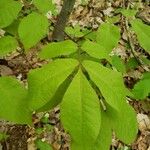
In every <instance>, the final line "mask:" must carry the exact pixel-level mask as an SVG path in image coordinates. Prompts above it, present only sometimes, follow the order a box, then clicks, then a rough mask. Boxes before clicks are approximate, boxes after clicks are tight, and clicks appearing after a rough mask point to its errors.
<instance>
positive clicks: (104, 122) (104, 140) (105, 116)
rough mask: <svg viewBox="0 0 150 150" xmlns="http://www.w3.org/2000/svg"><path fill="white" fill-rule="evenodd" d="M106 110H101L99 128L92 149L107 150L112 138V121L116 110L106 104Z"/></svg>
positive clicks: (115, 115)
mask: <svg viewBox="0 0 150 150" xmlns="http://www.w3.org/2000/svg"><path fill="white" fill-rule="evenodd" d="M106 106H107V110H106V111H104V110H103V109H102V111H101V129H100V131H99V135H98V138H97V140H96V143H95V147H94V150H109V149H110V145H111V140H112V128H113V122H114V121H115V120H116V118H117V112H116V111H115V109H113V108H112V107H111V106H109V105H108V104H107V105H106Z"/></svg>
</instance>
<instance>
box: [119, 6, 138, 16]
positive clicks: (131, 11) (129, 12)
mask: <svg viewBox="0 0 150 150" xmlns="http://www.w3.org/2000/svg"><path fill="white" fill-rule="evenodd" d="M117 12H121V13H122V14H123V15H124V16H125V17H127V18H131V17H134V16H135V15H136V13H137V10H135V9H123V8H121V9H118V10H117Z"/></svg>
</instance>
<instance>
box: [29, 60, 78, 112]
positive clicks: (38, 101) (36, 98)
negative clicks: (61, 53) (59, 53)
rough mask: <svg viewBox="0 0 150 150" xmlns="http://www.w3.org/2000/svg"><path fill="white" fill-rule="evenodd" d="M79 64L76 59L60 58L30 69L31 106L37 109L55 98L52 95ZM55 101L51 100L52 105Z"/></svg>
mask: <svg viewBox="0 0 150 150" xmlns="http://www.w3.org/2000/svg"><path fill="white" fill-rule="evenodd" d="M77 65H78V62H77V61H76V60H73V59H60V60H56V61H53V62H51V63H49V64H47V65H44V66H43V67H42V68H39V69H34V70H32V71H30V72H29V74H28V85H29V90H28V97H29V99H30V102H31V103H30V106H31V108H32V109H33V110H37V109H39V108H41V107H43V106H44V105H45V104H46V103H48V102H49V101H51V100H53V99H52V97H53V96H54V94H55V92H56V91H57V89H58V87H59V86H60V85H61V84H62V83H63V81H64V80H65V79H66V78H67V77H68V76H69V75H70V74H71V73H72V71H73V70H74V68H75V67H76V66H77ZM54 100H55V99H54ZM55 103H56V102H55V101H54V102H53V101H51V105H52V106H53V105H54V104H55ZM52 106H50V108H51V107H52Z"/></svg>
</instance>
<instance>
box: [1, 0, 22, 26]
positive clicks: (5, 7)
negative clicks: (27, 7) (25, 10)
mask: <svg viewBox="0 0 150 150" xmlns="http://www.w3.org/2000/svg"><path fill="white" fill-rule="evenodd" d="M21 7H22V6H21V3H20V2H18V1H14V0H0V28H4V27H7V26H8V25H10V24H11V23H12V22H13V20H15V19H16V18H17V15H18V13H19V12H20V10H21Z"/></svg>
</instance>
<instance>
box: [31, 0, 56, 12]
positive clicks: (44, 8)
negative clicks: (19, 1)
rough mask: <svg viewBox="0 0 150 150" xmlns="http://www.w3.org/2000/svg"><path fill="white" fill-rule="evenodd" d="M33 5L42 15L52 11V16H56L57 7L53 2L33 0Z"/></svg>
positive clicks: (49, 0) (50, 0)
mask: <svg viewBox="0 0 150 150" xmlns="http://www.w3.org/2000/svg"><path fill="white" fill-rule="evenodd" d="M33 4H34V5H35V6H36V7H37V8H38V9H39V11H40V12H41V13H44V14H46V13H47V12H48V11H51V13H52V14H54V15H56V13H57V12H56V6H55V4H54V3H53V1H52V0H33Z"/></svg>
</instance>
